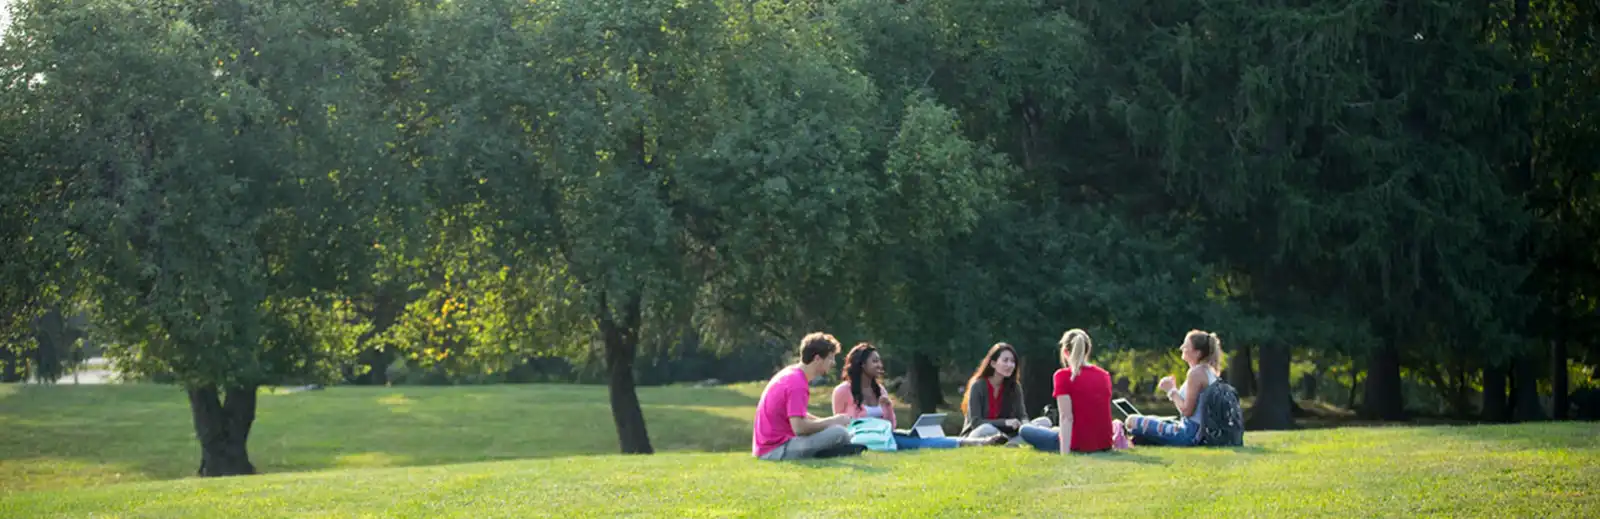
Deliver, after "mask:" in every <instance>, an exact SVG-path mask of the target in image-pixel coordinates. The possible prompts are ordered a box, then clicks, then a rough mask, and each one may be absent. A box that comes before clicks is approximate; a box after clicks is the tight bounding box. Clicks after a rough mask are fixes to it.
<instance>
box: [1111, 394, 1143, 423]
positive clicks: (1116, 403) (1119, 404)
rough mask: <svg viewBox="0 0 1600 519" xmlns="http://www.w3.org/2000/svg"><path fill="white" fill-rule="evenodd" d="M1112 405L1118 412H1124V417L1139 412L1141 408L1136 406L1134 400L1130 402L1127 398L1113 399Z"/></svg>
mask: <svg viewBox="0 0 1600 519" xmlns="http://www.w3.org/2000/svg"><path fill="white" fill-rule="evenodd" d="M1111 407H1112V408H1113V409H1116V410H1117V412H1120V413H1122V417H1123V418H1127V417H1129V416H1133V415H1136V414H1139V408H1137V407H1134V406H1133V402H1129V401H1128V399H1126V398H1118V399H1116V400H1112V401H1111Z"/></svg>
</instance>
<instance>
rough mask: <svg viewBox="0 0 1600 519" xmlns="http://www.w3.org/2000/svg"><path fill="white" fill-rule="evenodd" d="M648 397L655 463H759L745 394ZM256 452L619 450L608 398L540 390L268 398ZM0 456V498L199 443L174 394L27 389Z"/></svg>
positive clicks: (474, 455) (13, 401)
mask: <svg viewBox="0 0 1600 519" xmlns="http://www.w3.org/2000/svg"><path fill="white" fill-rule="evenodd" d="M639 393H640V394H639V396H640V400H641V402H642V403H643V407H644V415H645V422H646V427H647V428H648V431H649V433H650V439H651V443H652V446H653V447H654V448H655V450H656V452H667V453H670V452H685V451H688V452H738V453H747V452H749V449H750V426H751V425H750V423H751V418H752V416H753V414H754V406H755V402H754V400H753V399H751V398H749V397H748V396H746V395H743V394H740V393H738V392H734V391H728V390H723V389H719V388H685V387H668V388H642V389H641V390H640V392H639ZM741 402H743V405H740V403H741ZM821 404H823V405H824V406H825V405H826V404H827V402H826V401H824V402H821ZM822 407H823V406H813V408H814V409H817V410H818V411H819V412H820V411H823V409H822ZM249 449H250V458H251V461H252V462H254V464H255V465H256V468H257V469H258V470H259V471H261V472H263V473H277V472H297V471H309V470H322V469H334V468H355V467H401V466H419V465H435V464H453V463H471V462H483V461H496V460H512V459H538V458H557V457H570V456H593V455H612V454H617V453H619V452H620V448H619V445H618V442H617V436H616V429H615V425H614V422H613V421H612V417H611V410H610V406H609V402H608V399H607V397H606V391H605V389H604V388H603V387H581V386H579V387H573V386H533V385H505V386H474V387H453V388H451V387H404V388H348V387H334V388H330V389H327V390H323V391H308V392H300V393H290V394H285V393H273V394H267V393H263V394H262V395H261V397H260V398H259V400H258V404H257V416H256V421H255V426H254V427H253V428H252V430H251V434H250V443H249ZM0 459H5V460H7V463H6V464H5V465H4V466H0V490H23V489H45V488H59V487H64V486H86V485H98V484H107V483H115V482H125V481H132V480H150V479H156V480H160V479H174V478H182V477H189V476H192V475H194V473H195V469H196V468H197V467H198V464H199V446H198V444H197V443H196V441H195V439H194V426H193V423H192V422H191V420H190V414H189V405H188V401H187V399H186V398H185V396H184V394H183V392H182V391H180V390H179V389H178V388H176V387H173V386H160V385H102V386H87V385H85V386H57V387H24V388H20V389H17V390H15V391H12V392H11V394H9V395H7V396H6V397H5V398H0Z"/></svg>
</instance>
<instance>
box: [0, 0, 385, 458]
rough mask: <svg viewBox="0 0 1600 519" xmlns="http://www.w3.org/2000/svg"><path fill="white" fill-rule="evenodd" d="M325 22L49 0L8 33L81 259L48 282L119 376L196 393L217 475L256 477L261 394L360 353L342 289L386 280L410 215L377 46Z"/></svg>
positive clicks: (37, 167)
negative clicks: (391, 152)
mask: <svg viewBox="0 0 1600 519" xmlns="http://www.w3.org/2000/svg"><path fill="white" fill-rule="evenodd" d="M325 7H326V6H323V5H320V4H319V5H308V4H307V3H303V2H295V1H281V2H266V3H260V2H257V3H251V4H248V5H247V4H245V3H240V2H218V3H215V4H212V3H204V2H194V3H185V2H175V3H162V4H150V3H137V2H123V1H116V0H98V1H92V2H87V3H85V2H58V1H54V0H37V1H32V2H27V3H24V4H22V5H21V6H20V8H19V10H18V11H17V17H16V19H14V20H13V22H12V23H13V25H12V29H11V32H10V33H8V34H7V41H6V46H5V47H6V53H5V55H4V58H5V62H4V63H3V64H0V74H3V81H0V84H3V85H5V88H6V94H5V95H6V97H5V100H6V101H7V102H8V103H11V104H10V105H9V106H7V107H5V109H6V110H7V111H10V110H20V111H22V113H27V114H29V122H28V124H29V126H30V128H29V130H30V131H33V132H37V133H38V134H39V135H44V136H48V138H46V139H39V140H36V141H31V142H30V144H32V145H31V146H28V147H26V148H24V150H25V153H26V154H25V155H23V157H24V161H23V164H21V166H22V169H24V170H27V171H31V172H34V173H35V174H37V175H43V176H44V177H43V178H40V179H39V181H40V182H41V183H44V184H47V185H52V186H58V187H57V188H55V189H54V190H51V191H47V192H45V193H43V194H42V195H40V196H41V198H40V199H39V200H38V202H40V203H39V204H38V205H36V206H35V211H36V212H35V214H36V215H37V218H39V219H40V220H42V221H43V222H44V223H42V224H41V225H44V226H46V227H54V228H60V229H64V230H65V231H66V233H65V234H66V237H67V239H68V240H69V241H68V242H67V243H66V244H65V245H66V250H70V251H71V252H72V256H71V257H72V259H73V262H72V263H71V264H62V265H60V266H59V268H57V269H54V270H52V271H51V272H52V274H53V275H54V276H55V277H56V278H57V279H60V280H61V281H60V282H59V283H58V284H59V285H61V286H70V287H80V286H81V287H82V290H81V291H80V293H81V295H82V297H83V298H84V299H86V300H90V301H93V302H94V303H95V306H96V310H97V315H99V316H101V318H102V319H104V320H105V321H106V322H107V323H108V324H107V327H108V328H109V329H110V330H111V331H112V333H114V334H115V335H116V336H117V337H116V338H117V339H118V340H117V341H116V344H117V347H116V349H114V350H113V351H111V352H110V355H111V356H113V357H116V358H117V359H118V361H119V362H118V364H119V366H122V367H124V368H127V369H130V370H133V371H135V372H142V373H157V372H160V373H170V374H172V375H173V376H174V377H175V378H176V379H177V380H178V381H179V383H180V384H181V385H182V386H183V388H184V390H185V392H186V393H187V395H188V399H189V403H190V408H191V411H192V414H193V418H194V425H195V433H196V437H197V438H198V440H199V442H200V445H201V463H200V468H199V473H200V475H202V476H222V475H236V474H249V473H253V472H255V467H254V465H253V464H252V463H251V462H250V459H249V456H248V452H247V449H246V443H247V439H248V437H249V433H250V429H251V425H252V423H253V421H254V418H255V401H256V393H257V388H258V387H259V386H261V385H263V384H273V383H284V382H293V381H306V380H320V379H326V378H329V377H331V376H333V375H334V366H336V362H337V361H338V360H339V359H341V358H342V357H344V356H347V355H348V354H349V353H351V351H352V344H353V339H354V338H355V337H357V336H359V335H360V333H361V332H362V329H363V326H361V325H360V323H359V321H358V320H356V319H354V316H353V314H352V312H351V310H350V305H349V303H348V302H347V301H346V300H345V299H344V298H343V297H342V296H340V295H339V291H340V290H341V289H347V288H349V287H352V286H355V285H359V284H360V282H361V281H362V280H363V279H365V277H366V276H364V275H363V273H364V272H366V270H367V269H368V268H369V267H370V265H372V264H373V261H372V258H371V255H372V253H371V250H372V244H373V242H374V241H375V236H376V235H377V232H376V230H375V229H374V228H373V227H372V223H373V221H374V219H373V218H371V215H374V214H381V213H383V212H384V211H383V210H381V208H380V206H383V205H385V204H390V203H392V204H395V205H396V206H399V207H406V206H407V205H408V201H407V200H405V199H404V195H405V193H407V192H408V190H407V189H405V186H404V179H403V178H400V177H397V176H393V173H394V172H395V171H397V169H390V168H389V167H388V166H393V165H392V164H388V163H386V162H385V159H386V156H385V154H384V152H383V150H384V143H385V142H390V141H392V140H393V139H392V138H391V137H390V136H389V135H388V134H387V131H388V129H389V128H392V125H391V124H385V123H384V122H383V121H382V119H381V117H379V115H381V112H379V111H378V109H380V108H381V104H380V103H378V102H377V100H376V99H374V98H373V97H372V95H371V93H372V92H376V91H377V89H376V88H373V85H374V83H375V74H374V70H372V67H371V63H370V60H369V58H368V54H367V53H366V52H365V51H364V50H363V49H362V48H361V46H360V42H359V41H358V40H357V39H356V38H355V37H353V36H352V34H364V32H362V31H349V30H347V29H348V28H347V27H346V25H345V24H344V22H345V20H342V19H341V18H340V17H339V16H327V14H328V12H327V11H326V10H325ZM338 13H339V11H338V10H337V9H336V10H335V13H333V14H338ZM346 13H347V12H346Z"/></svg>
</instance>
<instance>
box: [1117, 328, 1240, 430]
mask: <svg viewBox="0 0 1600 519" xmlns="http://www.w3.org/2000/svg"><path fill="white" fill-rule="evenodd" d="M1178 351H1179V353H1181V354H1182V355H1183V361H1184V362H1187V363H1188V364H1189V374H1188V375H1186V376H1185V379H1184V381H1183V386H1181V387H1180V386H1178V384H1177V382H1176V380H1174V379H1173V378H1172V376H1171V375H1168V376H1166V377H1162V378H1161V382H1159V383H1158V384H1157V385H1156V389H1157V390H1159V391H1161V392H1163V393H1165V394H1166V396H1167V399H1168V400H1171V401H1172V403H1173V404H1174V405H1177V406H1178V413H1179V414H1180V415H1181V416H1179V417H1178V418H1176V419H1173V418H1157V417H1153V416H1139V415H1134V416H1129V417H1128V423H1127V427H1128V434H1129V435H1132V436H1133V437H1135V438H1137V439H1139V440H1142V441H1141V443H1151V444H1155V445H1173V446H1185V447H1186V446H1191V445H1196V444H1199V443H1200V424H1202V423H1205V422H1203V420H1204V419H1205V416H1204V409H1201V406H1200V405H1199V402H1200V392H1201V391H1205V389H1206V387H1207V386H1210V385H1211V384H1212V383H1213V382H1216V381H1217V378H1218V377H1219V376H1220V375H1221V374H1222V340H1221V339H1218V338H1217V334H1214V333H1211V332H1205V331H1200V330H1189V333H1188V334H1185V335H1184V337H1183V345H1182V346H1179V347H1178Z"/></svg>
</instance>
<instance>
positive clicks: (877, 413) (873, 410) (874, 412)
mask: <svg viewBox="0 0 1600 519" xmlns="http://www.w3.org/2000/svg"><path fill="white" fill-rule="evenodd" d="M865 409H866V410H867V418H883V406H876V405H875V406H871V407H867V408H865Z"/></svg>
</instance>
